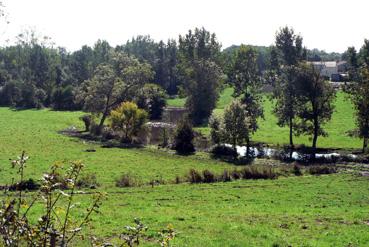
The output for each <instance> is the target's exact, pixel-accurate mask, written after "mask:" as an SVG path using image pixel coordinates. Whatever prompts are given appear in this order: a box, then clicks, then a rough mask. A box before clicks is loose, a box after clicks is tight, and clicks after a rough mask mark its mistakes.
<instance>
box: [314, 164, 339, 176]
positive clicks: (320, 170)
mask: <svg viewBox="0 0 369 247" xmlns="http://www.w3.org/2000/svg"><path fill="white" fill-rule="evenodd" d="M336 172H337V169H336V167H332V166H312V167H310V168H309V173H310V174H311V175H321V174H332V173H336Z"/></svg>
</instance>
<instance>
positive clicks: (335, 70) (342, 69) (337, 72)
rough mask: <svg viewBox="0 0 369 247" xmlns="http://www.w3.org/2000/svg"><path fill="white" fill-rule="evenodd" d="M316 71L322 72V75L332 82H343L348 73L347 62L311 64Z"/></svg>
mask: <svg viewBox="0 0 369 247" xmlns="http://www.w3.org/2000/svg"><path fill="white" fill-rule="evenodd" d="M309 63H310V64H312V65H313V66H314V68H315V69H317V70H318V71H320V75H321V76H323V77H326V78H329V80H330V81H336V82H339V81H342V80H343V78H345V76H344V75H345V74H346V72H347V62H346V61H340V62H336V61H327V62H322V61H319V62H309Z"/></svg>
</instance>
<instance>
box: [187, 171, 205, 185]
mask: <svg viewBox="0 0 369 247" xmlns="http://www.w3.org/2000/svg"><path fill="white" fill-rule="evenodd" d="M188 181H189V182H190V183H192V184H195V183H202V176H201V174H200V173H199V172H198V171H196V170H195V169H191V170H190V171H189V172H188Z"/></svg>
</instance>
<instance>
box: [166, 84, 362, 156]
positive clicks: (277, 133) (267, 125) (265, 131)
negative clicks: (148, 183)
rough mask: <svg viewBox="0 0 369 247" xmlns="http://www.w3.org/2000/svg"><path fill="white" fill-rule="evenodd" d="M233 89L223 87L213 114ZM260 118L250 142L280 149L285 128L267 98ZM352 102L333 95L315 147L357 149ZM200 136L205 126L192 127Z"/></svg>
mask: <svg viewBox="0 0 369 247" xmlns="http://www.w3.org/2000/svg"><path fill="white" fill-rule="evenodd" d="M232 94H233V89H232V88H226V89H225V90H224V91H223V92H222V94H221V95H220V98H219V100H218V103H217V106H216V109H214V113H215V114H216V115H222V113H223V111H224V108H225V107H226V106H227V105H228V104H229V103H230V102H231V101H232V99H233V97H232ZM167 103H168V105H170V106H183V105H184V103H185V99H184V98H178V99H170V100H168V101H167ZM263 107H264V119H259V127H260V128H259V130H258V131H257V132H256V133H255V134H254V136H253V141H255V142H261V143H266V144H270V145H274V146H282V145H285V144H288V142H289V129H288V128H287V127H280V126H278V125H277V119H276V117H275V116H274V115H273V112H272V111H273V108H274V103H273V100H271V99H270V98H269V97H267V96H265V97H264V102H263ZM354 117H355V116H354V110H353V106H352V103H351V102H350V100H349V99H348V98H347V97H346V95H345V93H343V92H342V91H338V92H337V97H336V100H335V111H334V113H333V116H332V120H331V121H330V122H328V123H327V124H326V125H325V128H326V130H327V132H328V137H319V139H318V147H321V148H329V149H360V148H361V147H362V141H361V140H360V139H359V138H354V137H350V136H348V135H347V131H350V130H352V129H354V128H355V118H354ZM196 129H197V130H198V131H200V132H201V133H202V134H204V135H209V133H210V129H209V128H208V127H207V126H202V127H198V128H196ZM294 142H295V144H300V145H301V144H302V145H306V146H310V145H311V140H310V137H309V136H298V137H294Z"/></svg>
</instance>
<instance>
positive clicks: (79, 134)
mask: <svg viewBox="0 0 369 247" xmlns="http://www.w3.org/2000/svg"><path fill="white" fill-rule="evenodd" d="M58 133H59V134H62V135H66V136H70V137H74V138H78V139H80V140H84V141H88V142H93V143H95V144H99V145H100V146H101V147H102V148H124V149H130V148H132V149H133V148H135V149H137V148H143V147H144V145H143V144H138V143H122V142H120V141H119V140H117V139H111V138H109V139H106V138H104V137H102V136H95V135H92V134H90V132H87V131H81V130H78V129H76V128H67V129H64V130H61V131H58ZM85 151H86V152H95V151H96V150H94V149H86V150H85Z"/></svg>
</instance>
